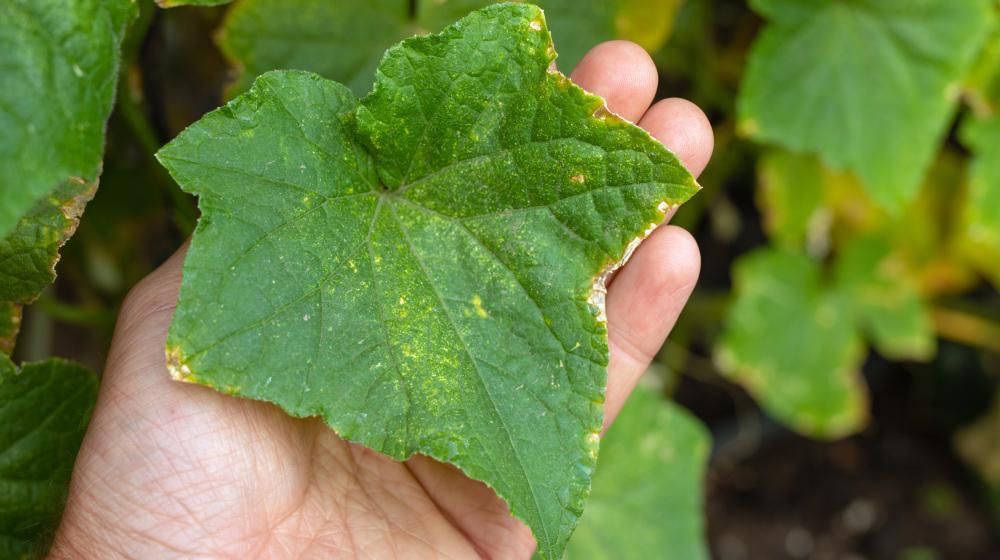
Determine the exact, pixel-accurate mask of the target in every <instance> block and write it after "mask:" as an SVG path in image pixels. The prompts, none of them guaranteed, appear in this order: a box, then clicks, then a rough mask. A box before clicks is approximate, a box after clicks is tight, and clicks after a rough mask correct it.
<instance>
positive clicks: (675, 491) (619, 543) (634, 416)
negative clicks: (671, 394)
mask: <svg viewBox="0 0 1000 560" xmlns="http://www.w3.org/2000/svg"><path fill="white" fill-rule="evenodd" d="M709 447H710V435H709V434H708V430H706V429H705V427H704V426H703V425H702V424H701V423H700V422H699V421H698V420H697V419H696V418H694V417H693V416H691V414H690V413H688V412H686V411H685V410H683V409H682V408H680V407H678V406H677V405H675V404H673V403H671V402H666V401H664V400H663V399H661V398H660V397H659V396H658V395H656V394H655V393H653V392H652V391H650V390H648V389H644V388H642V387H639V388H637V389H636V391H635V392H634V393H633V394H632V396H630V397H629V400H628V403H627V404H626V405H625V408H623V409H622V412H621V414H620V415H619V416H618V418H617V419H616V420H615V423H614V425H613V426H612V427H611V430H609V432H608V434H607V435H606V436H605V437H604V439H603V440H602V441H601V459H600V461H598V463H597V471H596V473H595V474H594V485H593V489H592V490H591V495H590V500H589V501H588V502H587V511H586V513H585V514H584V515H583V518H582V519H581V520H580V526H579V527H577V529H576V532H575V533H573V538H572V539H570V541H569V547H568V549H567V558H568V559H569V560H579V559H594V560H597V559H602V558H607V559H608V560H616V559H628V558H636V559H645V558H650V557H652V556H655V557H656V558H662V559H664V560H670V559H674V558H676V559H677V560H696V559H699V558H708V557H709V555H708V550H707V547H706V543H705V513H704V498H703V492H704V479H705V468H706V466H707V463H708V452H709Z"/></svg>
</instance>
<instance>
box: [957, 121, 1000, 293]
mask: <svg viewBox="0 0 1000 560" xmlns="http://www.w3.org/2000/svg"><path fill="white" fill-rule="evenodd" d="M961 139H962V142H963V143H964V144H965V145H966V146H968V148H969V149H970V150H971V151H972V154H973V158H972V163H971V164H970V168H969V193H968V202H967V203H966V206H965V215H964V224H965V231H966V235H965V241H966V245H967V250H966V251H965V253H966V254H967V255H968V257H969V259H970V260H972V261H973V262H974V263H975V264H976V265H977V266H978V267H979V268H980V269H981V270H982V271H983V272H984V273H986V274H988V275H989V276H990V278H991V279H992V280H993V282H994V283H995V284H996V285H998V286H1000V115H998V116H994V117H989V118H974V117H970V118H968V119H966V120H965V122H964V123H963V126H962V128H961Z"/></svg>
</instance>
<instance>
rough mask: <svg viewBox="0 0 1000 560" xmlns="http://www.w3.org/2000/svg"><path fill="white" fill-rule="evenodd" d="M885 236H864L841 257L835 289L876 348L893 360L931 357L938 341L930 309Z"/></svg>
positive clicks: (904, 264) (837, 264)
mask: <svg viewBox="0 0 1000 560" xmlns="http://www.w3.org/2000/svg"><path fill="white" fill-rule="evenodd" d="M892 249H893V248H892V245H891V243H890V241H889V239H887V238H886V237H885V236H882V235H874V236H867V237H860V238H857V239H854V240H852V241H851V242H850V243H848V244H847V245H846V246H845V247H844V249H843V250H842V251H841V254H840V255H839V256H838V259H837V262H836V270H835V283H836V289H837V290H839V291H840V293H841V297H842V299H843V305H844V307H846V308H850V309H852V310H853V312H854V318H855V322H856V324H857V325H858V326H859V327H860V328H861V329H862V330H863V331H864V332H865V333H866V334H867V335H868V338H869V339H870V340H871V341H872V343H873V344H874V346H875V348H877V349H878V351H879V352H881V353H882V354H883V355H885V356H886V357H889V358H892V359H894V360H903V359H912V360H927V359H929V358H931V357H932V356H934V353H935V351H936V348H937V341H936V339H935V336H934V329H933V326H932V325H931V318H930V310H929V309H928V308H927V305H926V303H925V301H924V298H923V296H922V295H921V294H920V293H919V291H918V287H917V283H916V281H915V280H914V278H913V275H912V274H911V272H910V271H909V270H908V269H907V265H906V263H905V262H903V261H902V259H900V258H898V256H897V255H895V254H893V252H892Z"/></svg>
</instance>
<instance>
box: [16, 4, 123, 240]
mask: <svg viewBox="0 0 1000 560" xmlns="http://www.w3.org/2000/svg"><path fill="white" fill-rule="evenodd" d="M135 13H136V5H135V2H134V0H48V1H44V2H42V1H38V0H5V1H4V2H0V21H3V22H4V24H3V26H0V67H2V68H3V69H4V84H5V85H4V87H3V88H2V89H0V107H2V108H3V109H2V110H0V129H2V130H3V135H2V136H0V237H5V236H6V235H7V234H9V233H10V231H11V230H12V229H13V228H14V226H15V225H16V224H17V222H18V220H20V219H21V216H23V215H24V214H25V213H26V212H28V211H29V210H30V209H31V208H32V207H33V206H34V205H35V204H36V203H37V202H38V201H39V200H40V199H41V198H42V197H44V196H45V194H46V193H48V192H50V191H52V190H53V189H55V188H56V187H57V186H59V185H60V184H62V183H64V182H66V181H77V182H83V183H87V184H92V183H96V181H97V176H98V174H99V173H100V166H101V152H102V151H103V150H104V126H105V122H106V121H107V119H108V115H109V114H110V112H111V105H112V101H113V99H114V89H115V82H116V79H117V76H118V59H119V52H118V46H119V44H120V43H121V40H122V37H123V36H124V34H125V25H126V24H127V23H128V22H129V21H130V20H131V18H132V17H134V15H135Z"/></svg>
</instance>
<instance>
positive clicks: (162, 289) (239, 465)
mask: <svg viewBox="0 0 1000 560" xmlns="http://www.w3.org/2000/svg"><path fill="white" fill-rule="evenodd" d="M572 78H573V80H574V81H576V82H577V83H578V84H580V85H581V86H583V87H584V88H585V89H588V90H590V91H592V92H595V93H597V94H600V95H602V96H603V97H604V98H605V99H607V101H608V106H609V108H610V109H611V110H612V111H614V112H616V113H618V114H619V115H622V116H623V117H625V118H627V119H629V120H631V121H633V122H636V123H638V124H639V126H642V127H643V128H645V129H646V130H648V131H649V132H650V133H651V134H652V135H653V136H654V137H656V138H657V139H658V140H660V141H661V142H663V143H664V144H665V145H666V146H667V147H668V148H670V149H671V150H673V151H674V153H676V154H677V155H678V156H679V157H680V159H681V160H682V161H683V162H684V163H685V165H687V167H688V168H689V169H690V170H691V171H692V172H693V173H695V174H698V173H700V172H701V171H702V169H704V167H705V165H706V164H707V163H708V160H709V157H710V156H711V153H712V145H713V140H712V130H711V126H710V125H709V123H708V120H707V119H706V117H705V115H704V114H703V113H702V112H701V111H700V110H699V109H698V108H697V107H695V106H694V105H692V104H691V103H689V102H687V101H684V100H681V99H666V100H663V101H659V102H657V103H656V104H655V105H652V106H650V104H651V102H652V100H653V97H654V94H655V92H656V85H657V81H658V78H657V74H656V67H655V65H654V64H653V61H652V60H651V59H650V58H649V55H648V54H646V52H645V51H643V50H642V48H640V47H639V46H637V45H635V44H632V43H628V42H624V41H612V42H608V43H603V44H601V45H598V46H597V47H595V48H594V49H593V50H591V51H590V53H588V54H587V56H586V57H585V58H584V59H583V61H581V63H580V65H579V66H578V67H577V69H576V70H575V71H574V72H573V74H572ZM185 249H186V248H185V247H182V248H181V249H180V250H179V251H178V252H177V253H176V254H174V255H173V256H172V257H171V258H170V259H169V260H168V261H167V262H166V263H164V264H163V265H162V266H161V267H160V268H159V269H157V270H156V271H155V272H153V273H152V274H150V275H149V276H148V277H147V278H146V279H144V280H143V281H142V282H140V283H139V284H138V285H137V286H136V287H135V288H134V289H133V290H132V292H131V293H130V294H129V296H128V298H127V299H126V301H125V304H124V306H123V308H122V311H121V314H120V316H119V319H118V324H117V327H116V331H115V336H114V340H113V342H112V346H111V351H110V355H109V358H108V363H107V366H106V369H105V373H104V379H103V383H102V386H101V392H100V396H99V398H98V402H97V406H96V409H95V412H94V417H93V421H92V423H91V425H90V428H89V431H88V433H87V437H86V439H85V440H84V443H83V447H82V449H81V451H80V455H79V457H78V459H77V463H76V467H75V470H74V473H73V482H72V486H71V489H70V496H69V501H68V503H67V506H66V511H65V514H64V517H63V521H62V525H61V527H60V529H59V531H58V532H57V534H56V540H55V544H54V546H53V549H52V553H51V556H52V557H53V558H240V559H242V558H256V557H262V558H331V557H342V558H396V557H398V558H432V557H442V558H462V559H464V558H475V557H484V558H516V559H520V558H524V559H527V558H529V557H530V556H531V554H532V552H533V550H534V549H535V542H534V539H533V538H532V536H531V532H530V531H529V530H528V528H527V527H526V526H525V525H524V524H523V523H521V522H520V521H518V520H517V519H515V518H513V517H511V516H510V514H509V513H508V511H507V506H506V504H504V503H503V502H502V501H501V500H500V499H498V498H497V497H496V495H494V494H493V492H492V491H491V490H490V489H488V488H487V487H486V486H484V485H483V484H482V483H479V482H476V481H473V480H471V479H469V478H467V477H465V476H464V475H463V474H462V473H461V472H460V471H458V470H457V469H455V468H453V467H451V466H448V465H444V464H441V463H438V462H435V461H433V460H431V459H428V458H426V457H421V456H416V457H414V458H412V459H410V460H409V461H406V462H405V463H397V462H394V461H392V460H389V459H387V458H385V457H383V456H381V455H379V454H377V453H374V452H372V451H369V450H367V449H364V448H362V447H359V446H357V445H353V444H350V443H347V442H345V441H344V440H342V439H340V438H339V437H337V436H336V435H335V434H334V432H333V431H332V430H330V429H328V428H326V427H325V426H324V425H323V424H322V423H321V422H320V421H319V420H316V419H307V420H298V419H293V418H290V417H288V416H286V415H285V414H284V413H282V412H281V411H280V410H279V409H278V408H276V407H274V406H272V405H269V404H267V403H261V402H255V401H250V400H243V399H237V398H233V397H228V396H224V395H222V394H219V393H216V392H214V391H212V390H210V389H207V388H204V387H200V386H196V385H189V384H183V383H176V382H174V381H171V379H170V377H169V375H168V374H167V370H166V365H165V362H164V352H163V348H164V343H165V340H166V335H167V329H168V327H169V325H170V320H171V316H172V314H173V309H174V306H175V305H176V302H177V291H178V288H179V286H180V281H181V265H182V263H183V258H184V253H185ZM699 269H700V257H699V253H698V248H697V246H696V245H695V242H694V240H693V239H692V238H691V236H690V234H688V233H687V232H686V231H684V230H682V229H680V228H677V227H674V226H668V225H665V226H662V227H660V228H658V229H657V230H656V231H655V232H654V233H653V234H652V235H651V236H650V237H649V238H647V239H646V241H645V242H643V244H642V246H641V247H640V248H639V249H638V250H637V252H636V253H635V255H634V256H633V258H632V260H631V261H630V262H629V263H628V265H627V266H625V267H624V268H623V269H622V270H621V271H619V273H618V274H617V276H616V277H615V278H614V280H613V282H612V283H611V286H610V288H609V294H608V303H607V313H608V336H609V344H610V351H611V355H610V359H611V361H610V365H609V368H608V374H609V378H608V390H607V404H606V409H605V410H606V419H605V428H607V426H608V425H609V424H610V422H611V421H613V419H614V417H615V416H616V415H617V414H618V411H619V410H620V409H621V407H622V405H623V404H624V402H625V399H626V398H627V397H628V395H629V393H631V391H632V389H633V388H634V387H635V384H636V382H637V381H638V379H639V377H640V376H641V375H642V373H643V372H644V371H645V370H646V367H647V366H648V365H649V362H650V360H651V358H652V357H653V356H654V355H655V354H656V352H657V351H658V350H659V348H660V346H661V345H662V344H663V341H664V339H665V338H666V336H667V334H668V333H669V332H670V330H671V328H672V327H673V325H674V323H675V321H676V320H677V317H678V315H679V314H680V312H681V309H682V308H683V306H684V304H685V303H686V302H687V299H688V296H689V295H690V294H691V291H692V289H693V288H694V284H695V282H696V280H697V278H698V272H699Z"/></svg>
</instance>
